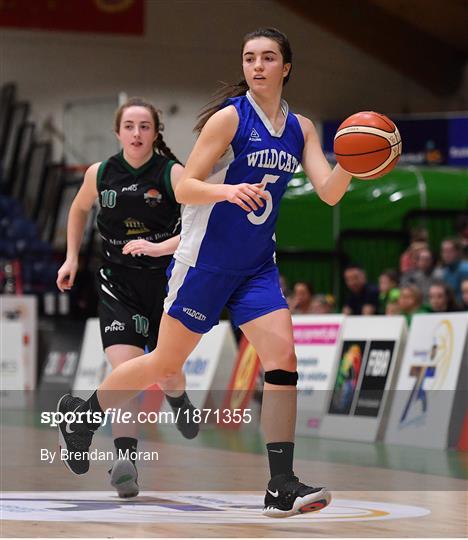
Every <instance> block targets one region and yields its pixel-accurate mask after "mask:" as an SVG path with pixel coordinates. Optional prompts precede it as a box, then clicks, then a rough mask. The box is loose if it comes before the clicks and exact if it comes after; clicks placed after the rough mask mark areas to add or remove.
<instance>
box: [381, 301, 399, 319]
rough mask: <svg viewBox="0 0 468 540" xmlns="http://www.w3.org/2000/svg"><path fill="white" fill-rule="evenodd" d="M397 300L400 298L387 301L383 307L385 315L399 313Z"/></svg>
mask: <svg viewBox="0 0 468 540" xmlns="http://www.w3.org/2000/svg"><path fill="white" fill-rule="evenodd" d="M399 300H400V299H398V300H394V301H392V302H387V306H386V308H385V315H401V308H400V304H399Z"/></svg>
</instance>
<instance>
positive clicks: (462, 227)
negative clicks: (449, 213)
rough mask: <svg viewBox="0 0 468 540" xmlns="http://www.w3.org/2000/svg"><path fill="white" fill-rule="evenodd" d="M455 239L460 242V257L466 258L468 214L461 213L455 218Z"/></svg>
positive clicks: (467, 252) (467, 251)
mask: <svg viewBox="0 0 468 540" xmlns="http://www.w3.org/2000/svg"><path fill="white" fill-rule="evenodd" d="M456 228H457V233H458V234H457V240H459V241H460V243H461V248H462V258H463V259H464V260H465V261H467V260H468V214H461V215H460V216H458V219H457V224H456Z"/></svg>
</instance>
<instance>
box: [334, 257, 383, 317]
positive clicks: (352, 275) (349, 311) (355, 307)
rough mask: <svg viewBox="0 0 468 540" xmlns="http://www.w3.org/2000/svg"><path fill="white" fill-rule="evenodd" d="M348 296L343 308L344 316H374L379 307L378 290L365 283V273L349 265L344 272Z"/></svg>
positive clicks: (355, 266)
mask: <svg viewBox="0 0 468 540" xmlns="http://www.w3.org/2000/svg"><path fill="white" fill-rule="evenodd" d="M344 280H345V283H346V287H347V288H348V294H347V296H346V300H345V303H344V306H343V313H344V314H345V315H374V314H375V313H377V309H378V306H379V289H378V288H377V287H376V286H375V285H372V284H370V283H367V276H366V273H365V271H364V270H363V269H362V268H361V267H360V266H358V265H350V266H348V267H347V268H346V269H345V271H344Z"/></svg>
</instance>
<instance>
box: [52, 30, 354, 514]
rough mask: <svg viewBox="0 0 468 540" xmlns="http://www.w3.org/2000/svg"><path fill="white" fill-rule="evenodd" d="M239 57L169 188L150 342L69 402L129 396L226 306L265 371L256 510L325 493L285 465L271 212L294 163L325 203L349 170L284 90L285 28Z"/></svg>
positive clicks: (156, 377)
mask: <svg viewBox="0 0 468 540" xmlns="http://www.w3.org/2000/svg"><path fill="white" fill-rule="evenodd" d="M242 67H243V71H244V80H243V81H241V83H239V84H238V85H234V86H229V87H226V88H225V89H224V90H223V91H222V92H221V93H220V95H218V99H216V98H215V100H214V101H213V102H212V103H211V105H212V106H211V107H210V108H208V109H207V110H206V111H205V113H204V114H203V115H202V116H201V119H200V122H199V124H198V126H197V127H198V129H199V130H200V135H199V137H198V140H197V142H196V144H195V147H194V149H193V151H192V153H191V155H190V157H189V160H188V162H187V165H186V168H185V172H184V174H183V177H182V180H181V181H180V183H179V185H178V186H177V188H176V198H177V200H178V201H179V202H180V203H182V204H183V205H185V209H184V211H183V216H182V233H181V242H180V245H179V247H178V249H177V250H176V252H175V254H174V260H173V262H172V263H171V266H170V267H169V270H168V274H169V290H168V295H167V297H166V300H165V304H164V310H165V313H164V315H163V317H162V320H161V328H160V334H159V341H158V346H157V348H156V350H155V351H153V352H152V353H150V354H148V355H144V356H140V357H138V358H135V359H134V360H130V361H129V362H126V363H125V364H124V365H123V366H121V367H119V368H118V369H116V370H115V371H114V372H113V373H111V374H110V376H109V377H108V378H107V379H106V380H105V381H104V382H103V383H102V385H101V386H100V387H99V389H98V390H97V391H96V392H95V393H94V394H93V395H92V396H91V398H90V399H89V400H88V401H86V402H84V403H82V404H81V405H80V407H79V409H78V411H80V412H87V411H91V412H99V413H102V411H104V410H106V409H107V408H109V407H114V406H115V405H116V398H117V396H114V394H115V392H111V390H117V389H118V390H121V392H119V398H120V399H123V394H126V397H127V398H131V397H132V396H134V395H135V393H136V391H135V390H133V389H135V388H145V387H146V386H148V385H149V384H150V383H153V382H155V381H160V380H163V379H164V378H165V377H168V376H170V375H171V374H172V373H174V372H175V371H176V370H177V369H179V367H180V366H182V365H183V363H184V361H185V360H186V358H187V357H188V356H189V354H190V353H191V351H192V350H193V349H194V348H195V346H196V345H197V343H198V342H199V341H200V338H201V336H202V335H203V334H204V333H205V332H208V331H209V330H210V328H212V326H213V325H215V324H217V322H218V319H219V316H220V313H221V310H222V309H223V307H224V306H227V308H228V309H229V311H230V314H231V318H232V320H233V321H234V323H235V324H236V325H238V326H240V328H241V329H242V332H243V333H244V334H245V335H246V337H247V338H248V340H249V341H250V343H251V344H252V345H253V346H254V347H255V349H256V350H257V352H258V354H259V356H260V359H261V361H262V364H263V368H264V371H265V385H264V394H263V403H262V416H261V424H262V429H263V433H264V436H265V439H266V443H267V444H266V446H267V453H268V458H269V465H270V473H271V480H270V481H269V483H268V486H267V491H266V494H265V505H264V510H263V513H264V515H266V516H271V517H288V516H292V515H295V514H300V513H305V512H313V511H316V510H320V509H321V508H323V507H325V506H326V505H327V504H328V503H329V502H330V499H331V496H330V494H329V492H328V491H327V490H326V489H325V488H320V487H319V488H314V487H310V486H307V485H305V484H302V483H301V482H299V480H298V478H297V477H296V476H295V475H294V472H293V452H294V432H295V422H296V385H297V378H298V376H297V371H296V356H295V352H294V339H293V329H292V322H291V315H290V312H289V310H288V306H287V303H286V300H285V299H284V297H283V295H282V294H281V290H280V286H279V275H278V270H277V267H276V265H275V262H274V252H275V242H274V231H275V223H276V218H277V215H278V210H279V203H280V200H281V197H282V196H283V194H284V192H285V190H286V186H287V184H288V182H289V180H290V179H291V177H292V175H293V173H294V170H295V168H296V167H297V165H298V164H299V163H302V166H303V168H304V170H305V172H306V174H307V176H308V177H309V178H310V179H311V182H312V184H313V186H314V188H315V190H316V192H317V193H318V195H319V196H320V197H321V199H322V200H324V201H325V202H326V203H328V204H330V205H334V204H336V203H337V202H338V201H339V200H340V199H341V197H342V196H343V195H344V193H345V192H346V189H347V187H348V185H349V182H350V180H351V176H350V175H349V174H348V173H346V172H345V171H344V170H343V169H342V168H341V167H340V166H339V165H337V166H336V167H335V168H334V169H333V171H332V170H331V169H330V166H329V164H328V162H327V161H326V159H325V157H324V155H323V152H322V149H321V147H320V143H319V138H318V136H317V132H316V130H315V128H314V126H313V124H312V122H311V121H310V120H308V119H307V118H304V117H303V116H300V115H295V114H293V113H291V112H290V111H289V109H288V105H287V103H286V102H285V101H284V100H282V98H281V95H282V90H283V85H284V84H285V83H287V82H288V80H289V77H290V75H291V67H292V53H291V48H290V45H289V42H288V40H287V38H286V36H285V35H284V34H282V33H281V32H279V31H278V30H275V29H272V28H266V29H265V28H264V29H259V30H256V31H255V32H252V33H250V34H248V35H247V36H246V37H245V38H244V42H243V47H242ZM109 390H110V391H109ZM67 410H69V409H66V408H64V409H63V412H67ZM98 425H99V423H98V422H94V423H93V422H87V424H86V425H85V426H83V424H79V423H77V422H74V423H72V424H71V425H69V424H67V423H66V422H63V423H62V424H61V426H60V429H61V430H62V432H64V433H65V432H66V430H67V429H68V430H73V431H76V432H77V433H83V438H84V437H86V433H87V432H88V433H89V432H90V431H91V432H92V431H94V430H95V429H96V428H97V427H98ZM79 426H81V427H79ZM78 430H79V431H78ZM64 438H65V440H67V439H66V434H65V435H64Z"/></svg>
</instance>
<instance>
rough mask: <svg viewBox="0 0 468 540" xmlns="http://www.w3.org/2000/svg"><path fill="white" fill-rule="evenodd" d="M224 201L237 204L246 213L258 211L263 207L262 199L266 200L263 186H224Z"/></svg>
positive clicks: (245, 184)
mask: <svg viewBox="0 0 468 540" xmlns="http://www.w3.org/2000/svg"><path fill="white" fill-rule="evenodd" d="M224 187H225V188H226V200H227V201H228V202H230V203H232V204H237V205H238V206H240V207H241V208H242V209H243V210H245V211H246V212H252V211H255V210H258V208H260V207H262V206H263V204H264V203H263V201H262V199H265V200H266V199H267V195H266V194H265V192H264V191H263V187H264V186H263V184H247V183H243V184H234V185H230V184H226V185H225V186H224Z"/></svg>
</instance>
